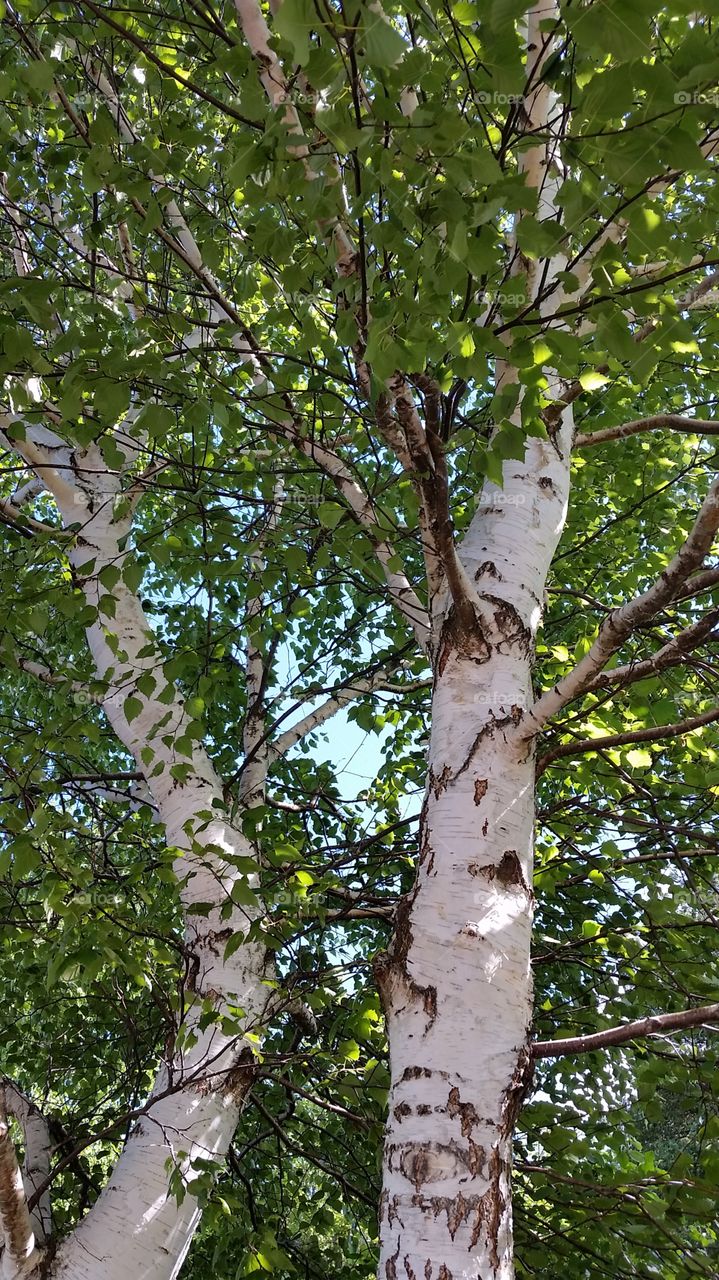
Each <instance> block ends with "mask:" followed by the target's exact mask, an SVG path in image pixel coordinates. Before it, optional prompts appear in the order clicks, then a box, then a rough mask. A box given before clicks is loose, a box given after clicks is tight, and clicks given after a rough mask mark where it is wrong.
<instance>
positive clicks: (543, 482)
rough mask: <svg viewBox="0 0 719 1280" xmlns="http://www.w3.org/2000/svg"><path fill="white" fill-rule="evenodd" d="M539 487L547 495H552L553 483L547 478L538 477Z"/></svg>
mask: <svg viewBox="0 0 719 1280" xmlns="http://www.w3.org/2000/svg"><path fill="white" fill-rule="evenodd" d="M539 487H540V489H544V490H545V491H546V492H548V493H554V481H553V480H550V479H549V476H540V477H539Z"/></svg>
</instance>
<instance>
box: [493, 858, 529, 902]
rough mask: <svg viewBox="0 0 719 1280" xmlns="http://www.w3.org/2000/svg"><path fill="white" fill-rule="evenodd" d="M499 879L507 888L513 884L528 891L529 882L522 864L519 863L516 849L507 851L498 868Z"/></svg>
mask: <svg viewBox="0 0 719 1280" xmlns="http://www.w3.org/2000/svg"><path fill="white" fill-rule="evenodd" d="M497 879H498V880H499V881H500V883H501V884H503V885H505V886H507V887H509V885H513V884H520V885H522V887H523V888H524V889H527V882H526V880H525V879H524V873H523V871H522V864H521V862H520V861H519V855H518V854H517V850H516V849H505V851H504V853H503V854H502V857H501V858H500V860H499V865H498V867H497ZM527 892H529V890H527Z"/></svg>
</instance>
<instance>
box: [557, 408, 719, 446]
mask: <svg viewBox="0 0 719 1280" xmlns="http://www.w3.org/2000/svg"><path fill="white" fill-rule="evenodd" d="M660 427H670V428H671V429H672V431H682V432H685V433H686V434H687V435H699V436H719V422H717V421H715V420H714V419H712V418H685V417H683V416H682V414H680V413H656V414H654V415H653V416H652V417H651V418H636V419H634V420H633V421H632V422H625V423H624V425H623V426H621V427H606V428H604V430H602V431H591V432H588V433H587V434H586V435H578V436H577V437H576V439H575V441H574V447H575V449H585V448H587V447H588V446H589V445H594V444H607V443H608V442H609V441H611V440H620V439H622V438H623V437H624V436H635V435H637V434H638V433H639V432H640V431H656V430H657V429H658V428H660Z"/></svg>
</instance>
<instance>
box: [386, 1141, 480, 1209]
mask: <svg viewBox="0 0 719 1280" xmlns="http://www.w3.org/2000/svg"><path fill="white" fill-rule="evenodd" d="M395 1153H399V1159H398V1160H397V1161H395V1159H394V1156H395ZM388 1162H389V1166H390V1168H391V1169H394V1168H396V1167H397V1165H398V1166H399V1169H400V1171H401V1173H402V1174H403V1175H404V1177H405V1178H406V1179H407V1181H408V1182H411V1183H412V1185H413V1186H414V1188H415V1190H417V1191H419V1190H420V1189H421V1188H422V1187H427V1186H430V1185H433V1184H436V1183H441V1182H446V1181H447V1179H455V1178H458V1177H465V1176H466V1174H470V1175H471V1176H472V1177H475V1176H476V1175H477V1174H479V1173H480V1172H481V1171H482V1169H483V1168H484V1162H485V1151H484V1148H483V1147H480V1146H479V1145H478V1144H477V1143H476V1142H470V1143H469V1144H468V1145H465V1144H464V1143H460V1142H456V1141H455V1140H454V1139H452V1140H451V1141H450V1142H426V1143H424V1144H421V1145H420V1144H418V1143H416V1142H407V1143H406V1144H404V1145H403V1144H397V1145H396V1146H393V1147H391V1148H389V1151H388ZM441 1198H442V1201H443V1205H444V1206H445V1207H446V1206H447V1205H449V1204H452V1203H453V1202H454V1198H453V1197H452V1198H451V1199H450V1198H449V1197H447V1196H444V1197H441ZM433 1199H434V1197H433Z"/></svg>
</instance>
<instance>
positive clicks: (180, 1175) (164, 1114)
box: [51, 446, 270, 1280]
mask: <svg viewBox="0 0 719 1280" xmlns="http://www.w3.org/2000/svg"><path fill="white" fill-rule="evenodd" d="M75 478H76V488H75V491H74V493H73V495H72V498H71V499H70V500H69V501H68V502H63V501H60V502H59V505H60V506H61V510H62V514H63V517H64V520H65V523H66V525H70V524H77V523H78V522H81V532H78V534H77V537H76V545H75V547H74V549H73V551H72V552H71V556H70V559H71V563H72V565H73V570H74V574H75V580H76V582H77V583H78V585H80V586H81V588H82V590H83V593H84V595H85V599H86V601H87V603H88V604H90V605H92V606H93V608H94V609H95V610H96V611H97V618H96V621H94V622H92V623H91V624H90V625H89V626H88V628H87V642H88V646H89V649H90V653H91V655H92V658H93V661H94V665H95V671H96V676H97V679H98V681H101V682H103V683H104V684H105V686H106V689H107V692H106V694H105V695H104V697H103V699H102V702H103V708H104V710H105V713H106V715H107V717H108V720H109V722H110V724H111V726H112V728H113V729H114V730H115V732H116V734H117V736H118V738H119V739H120V741H121V742H122V743H123V744H124V746H125V747H126V748H127V749H128V750H129V751H131V752H132V754H133V756H134V758H135V760H136V762H137V765H138V768H140V769H141V770H143V771H144V772H145V774H146V776H147V779H148V785H149V787H150V791H151V793H152V798H153V800H154V803H155V805H156V807H157V811H158V814H159V816H160V818H161V820H162V821H163V823H164V826H165V832H166V838H167V843H168V845H169V846H170V847H174V848H176V849H177V850H178V857H177V859H176V862H175V870H176V874H177V877H178V882H179V889H180V897H181V901H182V908H183V914H184V919H185V948H186V955H187V958H188V974H187V976H186V978H185V981H184V984H183V993H182V995H183V1007H182V1008H181V1009H180V1011H179V1019H178V1026H177V1034H176V1039H175V1043H174V1044H173V1045H170V1047H169V1051H168V1057H167V1060H166V1061H165V1062H164V1063H163V1065H162V1066H161V1068H160V1070H159V1072H158V1076H157V1079H156V1081H155V1084H154V1087H153V1091H152V1095H151V1097H150V1099H149V1100H148V1104H147V1109H146V1112H145V1114H143V1115H142V1116H141V1118H140V1119H139V1120H138V1122H137V1124H136V1125H135V1127H134V1129H133V1131H132V1133H131V1135H130V1137H129V1139H128V1141H127V1144H126V1146H125V1148H124V1150H123V1152H122V1154H121V1156H120V1158H119V1160H118V1162H117V1164H116V1165H115V1168H114V1170H113V1173H112V1175H111V1177H110V1180H109V1182H108V1185H107V1186H106V1187H105V1189H104V1190H103V1192H102V1194H101V1195H100V1197H99V1198H98V1200H97V1202H96V1203H95V1205H94V1206H93V1208H92V1209H91V1210H90V1212H89V1213H88V1215H87V1216H86V1218H85V1219H84V1220H83V1221H82V1222H81V1223H80V1224H79V1226H78V1227H77V1228H76V1230H75V1231H74V1232H73V1234H72V1235H71V1236H70V1237H69V1238H68V1239H67V1240H65V1241H64V1242H63V1243H62V1245H61V1246H60V1248H59V1250H58V1252H57V1255H56V1257H55V1260H54V1263H53V1266H52V1272H51V1274H52V1275H53V1276H57V1277H61V1278H62V1280H115V1278H116V1277H117V1280H121V1278H122V1280H124V1278H125V1277H126V1276H132V1277H138V1278H140V1277H141V1278H142V1280H174V1277H175V1276H177V1274H178V1272H179V1270H180V1268H181V1266H182V1263H183V1261H184V1259H185V1256H186V1254H187V1250H188V1248H189V1246H190V1243H191V1240H192V1235H193V1232H194V1230H195V1228H196V1226H197V1224H198V1222H199V1218H200V1209H199V1204H198V1199H197V1197H196V1196H195V1195H193V1194H192V1191H193V1183H195V1182H196V1180H197V1179H198V1178H200V1177H202V1176H203V1175H204V1176H205V1177H206V1176H207V1173H208V1170H212V1169H213V1168H217V1167H219V1165H220V1164H221V1162H222V1160H223V1158H224V1156H225V1154H226V1152H227V1150H228V1147H229V1144H230V1142H231V1140H232V1135H233V1133H234V1130H235V1128H236V1125H237V1121H238V1116H239V1109H240V1106H241V1104H242V1102H243V1101H244V1098H245V1097H246V1094H247V1091H248V1089H249V1087H250V1084H251V1081H252V1077H253V1068H252V1061H253V1055H252V1052H251V1047H250V1042H249V1041H248V1040H247V1039H246V1038H245V1036H246V1033H247V1032H248V1031H255V1032H256V1031H258V1030H260V1029H261V1026H262V1022H263V1019H264V1018H265V1016H266V1013H267V1005H268V998H269V995H270V990H269V988H268V987H267V986H266V985H265V984H264V981H263V979H264V976H265V968H266V951H265V948H264V947H263V946H262V944H261V943H259V942H249V941H247V940H246V938H245V940H244V941H242V942H241V944H240V946H239V947H237V948H236V949H235V950H234V951H232V950H231V949H230V951H229V952H227V951H226V948H227V944H228V942H229V941H230V939H231V938H232V937H233V935H235V934H237V933H240V934H242V935H243V936H244V935H246V934H247V932H248V930H249V929H250V928H251V926H252V924H253V923H254V922H255V920H256V919H257V917H258V915H259V914H260V911H261V906H260V904H259V901H258V900H256V899H253V896H252V894H251V893H250V894H249V895H248V894H247V893H246V892H245V893H244V894H243V896H244V897H245V899H246V901H248V903H249V905H245V906H241V905H238V903H237V901H236V898H235V896H234V893H235V890H236V889H237V887H238V886H240V885H241V884H244V886H245V888H246V889H249V890H252V889H253V888H256V887H257V874H256V866H257V864H256V861H255V859H254V850H253V848H252V847H251V845H250V844H249V842H248V840H247V839H246V838H245V837H244V836H243V835H242V833H241V832H240V831H238V830H236V829H235V828H234V827H233V826H232V824H231V822H230V821H229V819H228V817H227V814H226V812H225V807H224V802H223V795H222V787H221V784H220V780H219V778H218V777H217V775H216V773H215V771H214V768H213V766H212V762H211V761H210V759H209V758H208V756H207V754H206V752H205V750H204V748H203V747H202V746H201V745H200V744H198V742H197V741H196V739H195V737H194V736H193V734H192V732H191V728H192V726H191V722H190V718H189V716H188V715H187V712H186V709H185V707H184V704H183V700H182V698H181V696H180V694H179V692H178V690H177V689H175V687H174V686H173V685H170V684H168V683H167V681H166V680H165V678H164V676H163V674H162V670H163V668H162V655H161V653H160V652H159V650H158V648H157V646H156V644H155V642H154V638H153V636H152V632H151V629H150V627H149V625H148V622H147V619H146V617H145V615H144V612H143V609H142V605H141V603H140V600H139V599H138V597H137V595H136V593H135V592H134V591H132V590H130V589H129V587H128V586H127V585H126V583H125V582H124V581H123V580H122V578H121V577H119V578H118V579H117V580H116V581H114V582H113V585H112V587H111V588H109V589H108V588H106V587H104V586H103V585H102V580H101V575H102V574H103V571H105V570H107V569H108V568H110V567H112V568H113V569H114V570H120V571H121V570H122V567H123V564H124V562H125V559H126V555H127V539H128V536H129V533H130V519H131V518H130V515H129V513H127V510H126V508H127V503H126V501H125V499H124V496H123V495H122V494H121V492H120V478H119V477H118V476H117V475H115V474H113V473H110V472H108V471H107V469H106V468H105V466H104V463H103V460H102V457H101V455H100V453H99V450H97V448H96V447H95V446H92V447H91V448H90V449H89V450H88V451H87V453H86V454H85V455H83V456H82V457H81V458H80V459H79V460H78V461H77V462H76V464H75ZM123 507H124V511H125V513H124V514H122V513H123ZM106 580H107V579H106ZM106 595H111V596H112V598H113V606H112V608H111V610H110V613H109V615H108V613H107V611H106V609H105V611H104V612H103V596H106ZM143 677H145V680H144V681H143V679H142V678H143ZM148 677H151V679H150V680H148ZM153 681H154V684H153ZM140 682H142V683H140ZM141 690H144V692H143V691H141ZM148 690H150V691H149V692H148ZM129 696H131V697H132V703H130V704H128V697H129ZM178 766H179V769H178Z"/></svg>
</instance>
